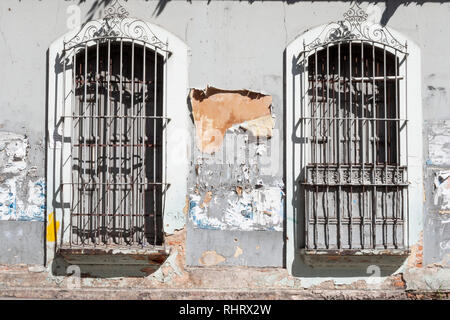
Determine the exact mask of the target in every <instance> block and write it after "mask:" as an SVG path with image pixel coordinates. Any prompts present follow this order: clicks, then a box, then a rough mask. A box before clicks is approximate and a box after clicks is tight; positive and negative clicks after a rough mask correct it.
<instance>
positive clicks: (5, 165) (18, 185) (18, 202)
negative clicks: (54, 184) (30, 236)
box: [0, 131, 46, 222]
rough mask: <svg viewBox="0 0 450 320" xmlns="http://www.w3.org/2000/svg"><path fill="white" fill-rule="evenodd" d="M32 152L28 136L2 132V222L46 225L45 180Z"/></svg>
mask: <svg viewBox="0 0 450 320" xmlns="http://www.w3.org/2000/svg"><path fill="white" fill-rule="evenodd" d="M29 149H30V145H29V139H28V138H27V137H26V136H24V135H19V134H14V133H11V132H5V131H0V220H8V221H41V222H43V221H44V216H45V192H46V190H45V180H44V177H43V176H39V174H38V171H39V170H38V168H37V167H36V166H32V165H31V164H30V161H29V151H30V150H29Z"/></svg>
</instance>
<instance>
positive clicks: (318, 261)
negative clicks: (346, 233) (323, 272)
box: [298, 249, 410, 268]
mask: <svg viewBox="0 0 450 320" xmlns="http://www.w3.org/2000/svg"><path fill="white" fill-rule="evenodd" d="M298 253H299V254H300V255H301V256H302V259H303V260H304V262H305V263H306V264H308V265H309V266H311V267H331V266H332V267H334V268H336V267H340V266H341V267H343V268H347V267H357V268H360V267H361V266H364V265H365V266H367V265H377V266H380V267H382V266H385V267H396V266H397V267H399V266H400V265H402V264H403V262H404V261H405V259H406V258H407V257H408V256H409V254H410V250H409V249H340V250H306V249H300V250H299V252H298Z"/></svg>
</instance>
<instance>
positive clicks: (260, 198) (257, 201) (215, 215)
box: [189, 187, 284, 231]
mask: <svg viewBox="0 0 450 320" xmlns="http://www.w3.org/2000/svg"><path fill="white" fill-rule="evenodd" d="M283 197H284V193H283V190H282V189H281V188H280V187H269V188H262V189H255V190H251V191H246V190H242V189H241V188H236V190H233V191H229V192H228V193H226V194H222V193H220V194H219V195H214V194H213V195H212V200H211V201H210V203H209V204H208V205H203V204H204V202H202V197H201V196H200V195H196V194H193V195H191V197H190V211H189V218H190V220H191V221H192V222H193V224H194V225H195V226H196V227H198V228H202V229H221V230H245V231H251V230H275V231H282V230H283ZM224 201H225V202H226V203H225V205H223V202H224ZM202 205H203V206H202ZM221 208H222V209H221Z"/></svg>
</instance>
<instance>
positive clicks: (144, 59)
mask: <svg viewBox="0 0 450 320" xmlns="http://www.w3.org/2000/svg"><path fill="white" fill-rule="evenodd" d="M143 48H144V52H143V62H142V69H143V75H142V114H141V115H142V116H143V118H141V124H142V125H141V130H142V131H141V136H142V167H141V174H142V176H141V185H140V188H141V189H140V192H141V193H142V209H141V212H140V214H141V219H140V222H139V227H141V226H142V227H144V224H145V185H144V184H145V168H146V161H145V150H146V146H145V145H146V143H147V137H146V125H145V124H146V121H147V118H146V116H147V111H146V105H145V92H146V86H147V85H146V82H145V81H146V77H145V76H146V74H145V72H146V67H147V66H146V56H147V52H146V45H145V43H144V44H143ZM141 236H142V240H141V245H142V247H143V246H144V239H145V237H144V231H142V235H141Z"/></svg>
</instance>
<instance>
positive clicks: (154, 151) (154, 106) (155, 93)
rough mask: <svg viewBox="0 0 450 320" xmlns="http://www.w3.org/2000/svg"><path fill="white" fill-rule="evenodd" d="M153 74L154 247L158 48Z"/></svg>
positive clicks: (154, 223)
mask: <svg viewBox="0 0 450 320" xmlns="http://www.w3.org/2000/svg"><path fill="white" fill-rule="evenodd" d="M154 63H155V73H154V97H153V116H154V118H153V140H154V143H153V145H154V146H153V157H152V160H153V186H152V187H153V227H154V243H153V244H154V245H156V243H157V220H158V219H157V213H156V210H157V205H156V196H157V191H156V188H157V184H156V183H157V178H156V146H157V142H158V141H157V139H156V123H157V122H156V121H157V120H156V119H157V118H156V117H157V101H158V95H157V94H158V93H157V90H158V47H155V61H154Z"/></svg>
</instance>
